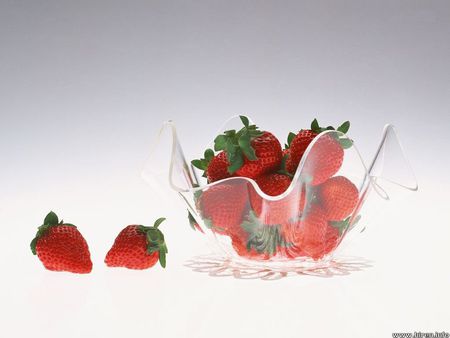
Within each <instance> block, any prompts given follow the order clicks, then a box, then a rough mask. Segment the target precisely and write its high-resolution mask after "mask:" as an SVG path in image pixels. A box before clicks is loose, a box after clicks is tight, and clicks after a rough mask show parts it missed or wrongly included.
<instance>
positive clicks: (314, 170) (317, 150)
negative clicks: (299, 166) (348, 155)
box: [303, 135, 344, 185]
mask: <svg viewBox="0 0 450 338" xmlns="http://www.w3.org/2000/svg"><path fill="white" fill-rule="evenodd" d="M343 160H344V150H343V149H342V147H341V145H340V144H339V142H338V141H336V140H335V139H334V138H332V137H331V136H329V135H323V136H321V137H320V138H319V139H318V140H317V141H316V143H314V145H313V147H312V148H311V150H310V152H309V153H308V158H307V159H306V161H305V166H304V167H303V170H304V171H303V173H304V174H305V175H307V176H309V177H312V182H311V184H312V185H318V184H321V183H323V182H325V181H326V180H327V179H329V178H330V177H331V176H333V175H334V174H336V173H337V172H338V170H339V169H340V168H341V166H342V162H343Z"/></svg>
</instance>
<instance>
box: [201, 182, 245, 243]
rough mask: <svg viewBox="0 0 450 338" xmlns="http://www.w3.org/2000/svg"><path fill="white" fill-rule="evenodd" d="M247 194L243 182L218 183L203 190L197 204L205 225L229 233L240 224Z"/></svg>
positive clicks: (218, 231)
mask: <svg viewBox="0 0 450 338" xmlns="http://www.w3.org/2000/svg"><path fill="white" fill-rule="evenodd" d="M247 196H248V194H247V185H246V184H244V183H243V182H238V183H237V184H236V183H235V182H230V183H220V184H216V185H213V186H212V187H209V188H208V189H207V190H204V191H203V192H202V194H201V195H200V197H199V199H198V202H197V204H198V208H199V211H200V213H201V215H202V217H203V218H204V220H205V223H206V225H208V226H209V227H211V229H212V230H213V231H214V232H217V233H220V234H227V235H230V234H233V233H235V232H236V231H238V229H239V227H240V225H241V222H242V217H243V213H244V210H245V208H246V206H247V199H248V197H247Z"/></svg>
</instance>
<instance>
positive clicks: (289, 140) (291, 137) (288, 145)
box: [284, 131, 297, 149]
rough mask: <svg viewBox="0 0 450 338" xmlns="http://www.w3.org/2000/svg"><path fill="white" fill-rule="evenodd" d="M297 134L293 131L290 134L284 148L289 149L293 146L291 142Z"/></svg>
mask: <svg viewBox="0 0 450 338" xmlns="http://www.w3.org/2000/svg"><path fill="white" fill-rule="evenodd" d="M295 136H297V135H296V134H295V133H293V132H292V131H291V132H290V133H289V134H288V137H287V143H286V144H285V146H284V149H289V148H290V147H291V143H292V141H293V140H294V138H295Z"/></svg>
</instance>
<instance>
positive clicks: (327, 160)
mask: <svg viewBox="0 0 450 338" xmlns="http://www.w3.org/2000/svg"><path fill="white" fill-rule="evenodd" d="M349 128H350V122H348V121H346V122H344V123H343V124H342V125H341V126H339V127H338V128H337V131H339V132H341V133H344V134H345V133H346V132H348V130H349ZM326 130H335V129H334V128H333V127H331V126H329V127H327V128H322V127H320V126H319V123H318V122H317V119H314V120H313V122H312V123H311V129H303V130H301V131H300V132H299V133H298V134H297V135H296V136H295V137H294V138H292V133H290V134H289V137H288V144H287V147H288V149H289V156H288V157H287V159H286V162H285V168H286V170H287V171H288V172H289V173H291V174H295V171H296V170H297V167H298V165H299V163H300V160H301V159H302V157H303V154H304V153H305V151H306V149H307V148H308V146H309V144H310V143H311V142H312V140H314V139H315V138H316V137H317V136H318V135H319V134H320V133H321V132H323V131H326ZM321 139H322V138H321ZM323 139H324V140H323V141H320V139H319V140H318V141H320V142H318V143H319V145H318V146H317V147H314V148H317V149H316V153H317V154H316V155H315V156H313V157H312V158H311V159H310V160H309V161H307V162H310V163H309V166H310V167H312V166H313V167H314V168H309V172H307V174H309V175H312V174H314V175H312V176H314V178H313V185H316V184H320V183H321V182H323V181H324V180H325V179H327V178H329V177H331V176H332V175H334V174H335V173H336V172H337V171H338V170H339V168H340V167H341V165H342V161H343V156H344V152H343V149H347V148H349V147H351V145H352V142H351V141H350V140H349V139H347V138H345V137H338V136H337V135H334V134H333V135H330V134H329V136H328V137H325V136H324V137H323ZM331 139H332V140H331ZM338 146H340V149H338V148H339V147H338ZM311 162H312V164H311ZM316 176H317V177H316ZM324 177H325V179H324Z"/></svg>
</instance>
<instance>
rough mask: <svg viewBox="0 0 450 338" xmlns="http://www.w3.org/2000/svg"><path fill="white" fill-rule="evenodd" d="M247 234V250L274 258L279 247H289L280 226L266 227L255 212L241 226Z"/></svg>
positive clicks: (251, 212)
mask: <svg viewBox="0 0 450 338" xmlns="http://www.w3.org/2000/svg"><path fill="white" fill-rule="evenodd" d="M241 227H242V228H243V229H244V230H245V231H246V232H247V234H248V239H247V250H248V251H251V250H252V249H255V250H256V252H258V253H262V254H268V255H269V256H273V255H275V254H276V253H277V248H278V247H288V246H290V244H289V243H287V242H286V240H285V239H284V237H283V235H282V233H281V226H280V225H266V224H263V223H261V221H260V220H259V218H258V217H257V216H256V214H255V213H254V212H253V211H250V212H249V214H248V217H247V219H246V220H245V221H244V222H243V223H242V224H241Z"/></svg>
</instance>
